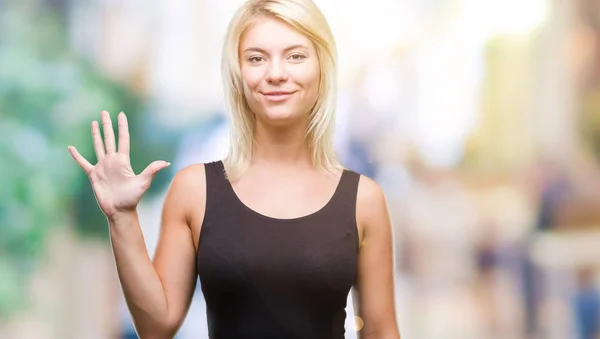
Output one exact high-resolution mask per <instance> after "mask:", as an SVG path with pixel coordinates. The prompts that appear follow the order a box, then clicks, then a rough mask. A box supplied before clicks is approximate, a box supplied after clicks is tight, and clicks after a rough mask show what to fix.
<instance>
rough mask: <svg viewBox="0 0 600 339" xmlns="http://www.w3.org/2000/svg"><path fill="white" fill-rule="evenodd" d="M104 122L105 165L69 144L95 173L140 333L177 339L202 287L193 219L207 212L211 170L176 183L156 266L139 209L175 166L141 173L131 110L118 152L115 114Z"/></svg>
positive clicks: (123, 121) (189, 171) (189, 173)
mask: <svg viewBox="0 0 600 339" xmlns="http://www.w3.org/2000/svg"><path fill="white" fill-rule="evenodd" d="M101 119H102V125H103V127H104V128H103V131H104V140H103V139H102V136H101V134H100V128H99V124H98V122H97V121H94V122H92V124H91V127H92V138H93V141H94V150H95V152H96V158H97V160H98V162H97V164H96V165H92V164H91V163H90V162H89V161H87V159H85V158H84V157H83V156H82V155H81V154H79V152H78V151H77V149H75V147H73V146H69V152H70V153H71V155H72V156H73V159H74V160H75V161H76V162H77V164H79V166H80V167H81V168H82V169H83V170H84V171H85V173H86V174H87V175H88V178H89V179H90V183H91V184H92V188H93V190H94V195H95V196H96V200H97V201H98V206H99V207H100V209H101V210H102V212H103V213H104V215H106V217H107V218H108V221H109V227H110V240H111V244H112V248H113V252H114V257H115V263H116V266H117V273H118V276H119V280H120V282H121V286H122V288H123V293H124V295H125V299H126V301H127V306H128V307H129V311H130V312H131V316H132V318H133V322H134V324H135V328H136V330H137V332H138V335H139V336H140V337H141V338H143V339H145V338H172V337H173V336H174V335H175V333H176V332H177V330H178V329H179V327H180V326H181V323H182V322H183V319H184V318H185V315H186V313H187V310H188V308H189V305H190V301H191V298H192V295H193V291H194V287H195V283H196V269H195V267H194V266H195V265H194V263H195V249H194V242H193V240H192V232H191V230H190V227H189V225H190V223H189V221H190V211H192V208H193V209H194V211H195V213H200V214H201V216H203V215H204V210H203V208H204V201H205V200H206V183H205V176H204V166H203V165H195V166H190V167H187V168H185V169H184V170H182V171H180V172H179V173H178V174H177V175H176V176H175V178H174V179H173V182H172V183H171V186H170V187H169V191H168V193H167V197H166V199H165V203H164V207H163V213H162V222H161V231H160V239H159V242H158V248H157V252H156V256H155V258H154V262H152V260H151V259H150V256H149V255H148V251H147V249H146V245H145V242H144V237H143V234H142V230H141V228H140V224H139V221H138V216H137V205H138V204H139V202H140V200H141V198H142V196H143V195H144V193H145V192H146V190H147V189H148V187H149V186H150V184H151V182H152V178H153V177H154V175H155V174H156V173H157V172H158V171H160V170H161V169H163V168H165V167H167V166H169V163H168V162H166V161H155V162H153V163H151V164H150V165H148V167H146V169H144V171H142V173H140V174H139V175H136V174H135V173H134V172H133V169H132V168H131V162H130V159H129V127H128V122H127V117H126V116H125V114H124V113H123V112H121V113H120V114H119V115H118V116H117V119H118V125H119V126H118V127H119V143H118V146H119V147H118V150H117V143H116V142H115V141H116V140H115V135H114V130H113V127H112V121H111V118H110V115H109V113H108V112H106V111H103V112H102V113H101ZM197 209H201V210H200V211H198V210H197ZM196 215H197V214H196Z"/></svg>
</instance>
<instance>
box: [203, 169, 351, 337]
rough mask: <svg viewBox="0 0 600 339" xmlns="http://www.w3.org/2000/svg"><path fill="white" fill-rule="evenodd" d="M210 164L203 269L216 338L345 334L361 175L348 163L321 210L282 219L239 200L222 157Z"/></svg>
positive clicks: (211, 333) (209, 318) (211, 330)
mask: <svg viewBox="0 0 600 339" xmlns="http://www.w3.org/2000/svg"><path fill="white" fill-rule="evenodd" d="M205 166H206V189H207V196H206V197H207V198H206V213H205V217H204V222H203V224H202V231H201V235H200V239H199V242H198V256H197V269H198V275H199V277H200V283H201V288H202V292H203V294H204V298H205V301H206V308H207V321H208V328H209V337H210V338H211V339H238V338H239V339H242V338H243V339H249V338H257V339H271V338H278V339H284V338H306V339H320V338H323V339H326V338H327V339H338V338H344V333H345V328H344V326H345V319H346V312H345V308H346V301H347V298H348V293H349V291H350V288H351V287H352V285H353V284H354V282H355V279H356V271H357V258H358V231H357V227H356V196H357V191H358V182H359V177H360V176H359V174H358V173H356V172H353V171H349V170H345V171H344V172H343V174H342V177H341V180H340V182H339V184H338V186H337V188H336V191H335V193H334V195H333V197H332V198H331V200H330V201H329V202H328V203H327V204H326V205H325V206H324V207H323V208H322V209H320V210H319V211H317V212H315V213H312V214H309V215H306V216H303V217H299V218H294V219H276V218H271V217H268V216H264V215H261V214H259V213H258V212H256V211H254V210H252V209H250V208H249V207H247V206H246V205H245V204H243V203H242V201H241V200H239V198H238V197H237V195H236V194H235V192H234V190H233V188H232V187H231V184H230V183H229V181H228V180H227V179H226V176H225V171H224V166H223V163H222V162H221V161H217V162H212V163H208V164H206V165H205Z"/></svg>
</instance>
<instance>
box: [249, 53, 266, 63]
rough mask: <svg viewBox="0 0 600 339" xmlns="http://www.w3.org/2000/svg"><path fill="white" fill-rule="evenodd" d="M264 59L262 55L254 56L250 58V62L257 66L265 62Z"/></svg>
mask: <svg viewBox="0 0 600 339" xmlns="http://www.w3.org/2000/svg"><path fill="white" fill-rule="evenodd" d="M263 60H264V58H263V57H262V56H260V55H253V56H251V57H249V58H248V61H250V62H251V63H253V64H255V63H259V62H261V61H263Z"/></svg>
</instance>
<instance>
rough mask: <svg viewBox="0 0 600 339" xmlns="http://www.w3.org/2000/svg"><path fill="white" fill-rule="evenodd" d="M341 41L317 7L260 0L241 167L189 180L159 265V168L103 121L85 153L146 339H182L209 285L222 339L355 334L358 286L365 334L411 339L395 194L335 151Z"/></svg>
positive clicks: (245, 46)
mask: <svg viewBox="0 0 600 339" xmlns="http://www.w3.org/2000/svg"><path fill="white" fill-rule="evenodd" d="M335 66H336V56H335V44H334V39H333V37H332V34H331V31H330V29H329V27H328V25H327V22H326V21H325V18H324V17H323V15H322V13H321V12H320V11H319V9H318V8H317V7H316V5H315V4H314V3H313V2H312V1H311V0H271V1H266V0H251V1H248V2H247V3H245V4H244V5H243V6H242V7H241V8H240V9H239V10H238V12H237V13H236V14H235V16H234V18H233V19H232V22H231V24H230V26H229V28H228V34H227V37H226V41H225V44H224V49H223V80H224V84H225V94H226V99H227V102H228V104H229V111H230V113H231V131H232V132H231V148H230V152H229V154H228V156H227V158H226V159H224V160H223V161H216V162H212V163H207V164H196V165H192V166H189V167H187V168H184V169H183V170H181V171H180V172H179V173H177V174H176V175H175V177H174V179H173V181H172V183H171V185H170V187H169V190H168V193H167V196H166V198H165V203H164V208H163V213H162V220H161V232H160V240H159V243H158V245H157V246H158V247H157V250H156V254H155V257H154V260H153V261H152V260H151V259H150V257H149V255H148V252H147V250H146V248H145V245H144V240H143V237H142V232H141V230H140V225H139V222H138V217H137V214H136V206H137V204H138V203H139V201H140V199H141V197H142V195H143V194H144V192H145V191H146V189H147V188H148V187H149V185H150V182H151V180H152V177H153V175H154V174H155V173H157V172H158V171H159V170H161V169H163V168H165V167H167V166H168V165H169V163H167V162H165V161H156V162H154V163H152V164H150V165H149V166H148V167H147V168H146V169H145V170H144V171H143V172H142V173H141V174H139V175H135V174H134V173H133V171H132V169H131V166H130V163H129V135H128V127H127V119H126V117H125V115H124V114H123V113H120V114H119V115H118V133H119V135H118V137H119V145H118V146H119V147H118V150H117V147H116V145H115V136H114V134H113V133H114V132H113V128H112V125H111V119H110V117H109V114H108V113H107V112H102V114H101V117H102V124H103V131H104V133H103V134H104V141H103V140H102V137H101V135H100V130H99V125H98V123H97V122H93V123H92V135H93V140H94V148H95V151H96V155H97V159H98V163H97V164H96V165H95V166H93V165H91V164H90V163H89V162H88V161H87V160H85V159H84V158H83V157H82V156H81V155H80V154H79V153H78V152H77V150H76V149H75V148H73V147H71V146H70V147H69V150H70V152H71V154H72V156H73V158H74V159H75V160H76V161H77V163H78V164H79V165H80V166H81V167H82V168H83V169H84V170H85V171H86V173H87V174H88V175H89V178H90V181H91V183H92V186H93V189H94V192H95V194H96V199H97V201H98V204H99V206H100V208H101V209H102V211H103V212H104V214H105V215H106V216H107V218H108V221H109V227H110V237H111V242H112V247H113V251H114V256H115V261H116V266H117V271H118V275H119V279H120V282H121V285H122V288H123V291H124V295H125V298H126V301H127V305H128V307H129V310H130V312H131V315H132V318H133V322H134V324H135V327H136V331H137V332H138V334H139V336H140V337H141V338H171V337H173V336H174V335H175V333H176V332H177V330H178V328H179V327H180V326H181V324H182V322H183V321H184V318H185V316H186V313H187V310H188V307H189V305H190V300H191V297H192V294H193V291H194V288H195V282H196V275H197V274H198V275H199V277H200V281H201V284H202V291H203V294H204V297H205V300H206V304H207V317H208V325H209V329H210V330H209V332H210V333H209V334H210V337H211V338H216V339H219V338H343V337H344V322H345V317H346V314H345V311H344V309H345V307H346V300H347V296H348V293H349V291H350V288H351V287H352V286H355V289H356V291H357V293H356V295H355V296H354V297H355V303H356V306H355V309H356V311H357V315H358V316H360V318H359V321H358V323H359V325H360V326H361V330H360V334H361V338H386V339H387V338H389V339H392V338H399V334H398V329H397V325H396V316H395V310H394V293H393V284H394V282H393V268H392V267H393V254H392V252H393V251H392V238H391V226H390V221H389V217H388V212H387V207H386V204H385V200H384V197H383V194H382V191H381V189H380V188H379V187H378V186H377V184H375V183H374V182H373V181H372V180H370V179H368V178H366V177H364V176H360V175H359V174H357V173H355V172H352V171H349V170H345V169H343V168H342V167H341V166H340V165H339V164H338V163H337V161H336V159H335V155H334V151H333V147H332V131H333V127H334V110H335V107H334V103H335V91H336V85H335V83H336V77H337V75H336V67H335Z"/></svg>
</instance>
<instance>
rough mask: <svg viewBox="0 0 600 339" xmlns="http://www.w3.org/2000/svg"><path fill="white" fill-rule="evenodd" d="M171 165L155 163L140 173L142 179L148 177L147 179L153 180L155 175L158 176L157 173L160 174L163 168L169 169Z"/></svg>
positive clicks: (168, 163) (160, 162)
mask: <svg viewBox="0 0 600 339" xmlns="http://www.w3.org/2000/svg"><path fill="white" fill-rule="evenodd" d="M170 165H171V163H170V162H166V161H162V160H159V161H154V162H153V163H151V164H150V165H148V167H146V168H145V169H144V170H143V171H142V173H140V175H141V176H142V177H146V178H147V179H152V178H153V177H154V175H156V173H158V171H160V170H162V169H163V168H166V167H169V166H170Z"/></svg>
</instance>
